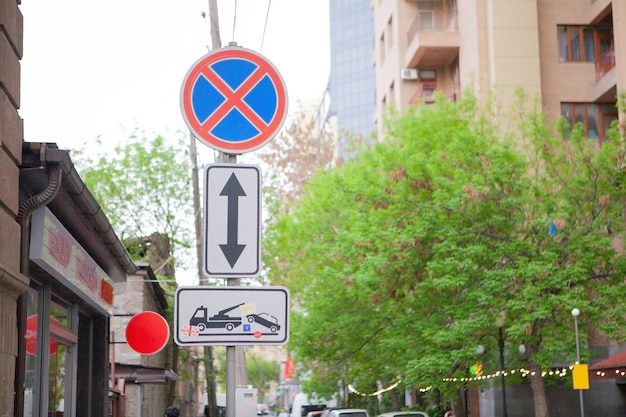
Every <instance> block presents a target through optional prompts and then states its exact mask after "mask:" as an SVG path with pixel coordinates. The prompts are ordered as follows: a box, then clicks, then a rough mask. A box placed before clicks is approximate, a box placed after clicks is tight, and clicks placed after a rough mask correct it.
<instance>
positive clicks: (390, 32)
mask: <svg viewBox="0 0 626 417" xmlns="http://www.w3.org/2000/svg"><path fill="white" fill-rule="evenodd" d="M392 46H393V20H392V16H389V20H388V21H387V49H391V47H392Z"/></svg>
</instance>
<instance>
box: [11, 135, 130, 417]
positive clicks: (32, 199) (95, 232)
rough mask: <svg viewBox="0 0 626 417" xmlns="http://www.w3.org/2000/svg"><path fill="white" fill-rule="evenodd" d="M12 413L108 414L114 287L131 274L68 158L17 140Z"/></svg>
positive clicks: (50, 147) (49, 147)
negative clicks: (18, 283)
mask: <svg viewBox="0 0 626 417" xmlns="http://www.w3.org/2000/svg"><path fill="white" fill-rule="evenodd" d="M22 159H23V164H22V167H21V168H20V211H19V216H18V220H19V223H20V226H21V232H22V251H21V258H22V264H21V265H22V266H21V272H22V274H24V275H25V276H27V277H28V278H30V288H29V290H28V293H27V294H26V295H23V296H22V297H20V301H19V303H18V304H19V309H18V310H19V311H18V328H19V335H20V339H21V340H23V342H22V343H20V346H19V347H18V367H17V369H16V382H17V383H16V386H18V387H23V390H19V392H17V393H16V396H17V399H16V404H15V407H16V413H15V415H23V416H28V417H30V416H37V417H47V416H55V417H57V416H71V417H76V416H102V417H104V416H108V415H109V410H108V394H109V392H108V391H109V374H110V372H109V368H110V367H109V346H110V343H109V327H110V317H111V316H112V315H113V301H114V300H113V287H114V284H115V283H116V282H124V281H125V280H126V276H127V274H131V273H134V272H135V270H136V268H135V265H134V263H133V262H132V261H131V259H130V256H129V255H128V253H127V252H126V250H125V249H124V247H123V245H122V244H121V242H120V241H119V239H118V237H117V236H116V235H115V233H114V232H113V230H112V228H111V225H110V223H109V221H108V219H107V217H106V216H105V215H104V213H103V212H102V210H101V207H100V206H99V204H98V203H97V202H96V200H95V199H94V198H93V196H92V195H91V193H90V192H89V190H88V189H87V188H86V186H85V184H84V182H83V181H82V180H81V178H80V176H79V175H78V173H77V172H76V170H75V168H74V165H73V163H72V162H71V160H70V157H69V152H68V151H65V150H60V149H58V148H57V147H56V145H54V144H42V143H24V149H23V154H22Z"/></svg>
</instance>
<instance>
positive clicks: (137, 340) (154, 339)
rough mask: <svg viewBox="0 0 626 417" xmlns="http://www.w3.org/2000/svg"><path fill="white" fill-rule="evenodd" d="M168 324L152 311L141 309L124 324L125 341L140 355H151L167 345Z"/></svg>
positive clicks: (168, 335) (168, 336)
mask: <svg viewBox="0 0 626 417" xmlns="http://www.w3.org/2000/svg"><path fill="white" fill-rule="evenodd" d="M169 338H170V326H169V325H168V324H167V321H166V320H165V319H164V318H163V317H162V316H161V315H160V314H158V313H155V312H154V311H142V312H141V313H137V314H135V315H134V316H133V318H132V319H130V321H129V322H128V325H127V326H126V342H127V343H128V346H130V348H131V349H132V350H134V351H135V352H137V353H141V354H142V355H152V354H154V353H157V352H159V351H160V350H161V349H163V348H164V347H165V345H167V341H168V340H169Z"/></svg>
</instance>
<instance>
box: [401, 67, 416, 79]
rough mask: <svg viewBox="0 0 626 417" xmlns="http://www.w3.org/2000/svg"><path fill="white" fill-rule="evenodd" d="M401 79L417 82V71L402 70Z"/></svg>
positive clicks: (413, 69)
mask: <svg viewBox="0 0 626 417" xmlns="http://www.w3.org/2000/svg"><path fill="white" fill-rule="evenodd" d="M400 78H402V79H403V80H417V79H418V76H417V69H415V68H402V69H401V70H400Z"/></svg>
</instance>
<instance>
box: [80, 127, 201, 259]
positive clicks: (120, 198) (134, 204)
mask: <svg viewBox="0 0 626 417" xmlns="http://www.w3.org/2000/svg"><path fill="white" fill-rule="evenodd" d="M100 145H102V144H100ZM90 155H91V154H90V153H88V152H83V153H82V154H81V155H80V156H79V158H78V161H77V164H78V165H79V166H80V169H81V175H82V176H83V178H84V180H85V183H86V184H87V187H88V188H89V189H90V190H91V192H92V193H93V194H94V196H95V197H96V199H97V200H98V201H100V203H101V205H102V209H103V210H104V211H105V212H106V214H107V216H108V218H109V219H110V221H111V224H112V226H113V228H114V229H115V231H116V233H117V234H118V235H119V236H120V237H121V239H122V240H126V239H128V238H143V237H147V236H150V235H153V234H161V235H165V236H167V238H168V239H169V241H170V242H171V245H172V246H171V248H168V249H167V250H168V251H170V253H169V256H173V253H174V252H175V251H176V249H177V248H178V249H181V250H185V249H187V248H189V247H190V246H191V242H192V241H193V240H192V239H193V234H192V233H193V229H192V227H193V213H192V211H193V210H192V209H193V207H192V204H191V201H192V189H191V167H190V159H189V155H188V151H187V148H186V145H185V136H184V135H182V134H181V135H180V137H178V138H174V139H171V138H165V137H163V136H159V135H157V136H154V137H152V138H150V137H146V136H145V134H142V133H140V132H136V133H135V134H133V135H132V136H131V137H130V138H128V140H127V141H126V142H124V143H122V144H119V145H117V146H115V148H114V150H113V152H107V153H106V154H104V155H102V156H99V157H97V158H91V157H90ZM177 253H178V252H177ZM178 254H179V255H180V253H178Z"/></svg>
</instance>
